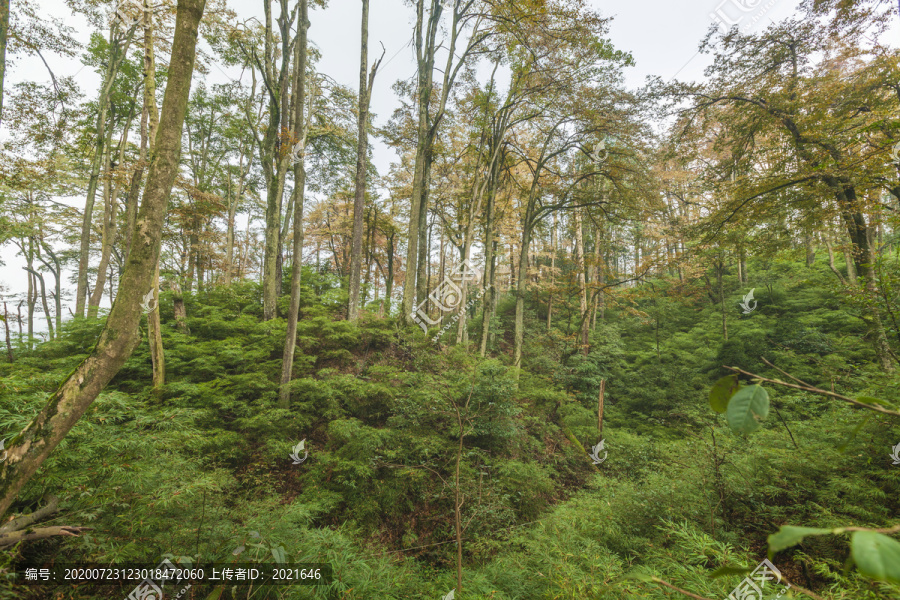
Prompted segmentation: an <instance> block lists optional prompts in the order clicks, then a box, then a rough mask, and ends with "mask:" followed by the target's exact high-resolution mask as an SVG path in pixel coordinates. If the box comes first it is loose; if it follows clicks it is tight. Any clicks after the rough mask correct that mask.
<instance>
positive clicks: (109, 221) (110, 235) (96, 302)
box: [88, 118, 131, 317]
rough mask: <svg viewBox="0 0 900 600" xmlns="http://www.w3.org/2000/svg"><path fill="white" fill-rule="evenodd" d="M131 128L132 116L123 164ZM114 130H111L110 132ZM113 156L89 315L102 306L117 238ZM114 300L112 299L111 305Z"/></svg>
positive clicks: (121, 155) (121, 157)
mask: <svg viewBox="0 0 900 600" xmlns="http://www.w3.org/2000/svg"><path fill="white" fill-rule="evenodd" d="M129 129H131V118H129V119H128V120H127V121H126V123H125V127H124V128H123V131H122V138H121V140H120V141H119V153H118V164H120V165H121V164H123V163H124V160H125V145H126V144H127V143H128V131H129ZM111 133H112V131H111V130H110V134H111ZM106 145H107V147H110V150H112V147H111V146H110V138H109V137H107V140H106ZM113 169H114V167H113V164H112V157H110V161H109V162H108V163H107V168H106V177H105V178H104V179H105V181H104V182H103V230H102V233H101V236H100V239H101V244H100V265H99V266H98V267H97V282H96V285H94V293H93V294H91V297H90V300H89V301H88V316H89V317H96V316H97V309H98V308H99V307H100V301H101V298H102V297H103V287H104V286H105V285H106V271H107V269H109V259H110V256H111V255H112V247H113V244H114V243H115V240H116V216H117V213H118V210H117V207H118V202H119V183H118V181H117V180H116V178H115V172H114V170H113ZM111 304H112V300H110V305H111Z"/></svg>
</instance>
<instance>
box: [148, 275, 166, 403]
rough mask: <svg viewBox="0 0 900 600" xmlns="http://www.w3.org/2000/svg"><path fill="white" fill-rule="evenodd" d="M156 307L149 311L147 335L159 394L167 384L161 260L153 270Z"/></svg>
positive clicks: (154, 381)
mask: <svg viewBox="0 0 900 600" xmlns="http://www.w3.org/2000/svg"><path fill="white" fill-rule="evenodd" d="M151 291H152V292H153V300H154V307H153V310H151V311H150V312H149V313H147V336H148V337H149V338H150V360H151V361H152V362H153V392H154V393H156V394H158V393H159V392H160V391H161V390H162V387H163V386H164V385H166V355H165V352H164V351H163V343H162V323H161V322H160V318H159V262H157V263H156V268H155V269H154V272H153V289H152V290H151Z"/></svg>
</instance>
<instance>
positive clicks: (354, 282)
mask: <svg viewBox="0 0 900 600" xmlns="http://www.w3.org/2000/svg"><path fill="white" fill-rule="evenodd" d="M383 58H384V51H382V53H381V58H379V59H378V60H376V61H375V63H374V64H373V65H372V70H371V71H370V72H369V76H368V79H367V78H366V68H368V66H369V0H362V33H361V34H360V51H359V112H358V113H357V115H358V116H357V121H358V125H357V128H358V136H359V137H358V139H357V142H356V186H355V192H354V195H353V237H352V241H351V244H352V248H351V250H350V286H349V287H350V301H349V305H348V307H347V318H348V319H349V320H350V321H356V320H357V319H358V318H359V281H360V275H361V268H362V243H363V212H364V210H365V203H366V165H367V164H368V160H369V159H368V149H369V143H368V135H369V103H370V101H371V99H372V86H373V85H374V83H375V74H376V73H377V72H378V65H380V64H381V61H382V59H383Z"/></svg>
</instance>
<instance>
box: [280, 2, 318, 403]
mask: <svg viewBox="0 0 900 600" xmlns="http://www.w3.org/2000/svg"><path fill="white" fill-rule="evenodd" d="M307 14H308V6H307V0H300V22H299V24H298V27H299V29H298V36H299V39H298V40H297V45H296V47H295V50H294V106H293V109H294V128H295V130H296V132H297V135H298V137H299V138H300V142H299V143H300V144H301V148H302V149H303V150H301V152H299V156H300V160H298V161H297V162H296V163H295V164H294V195H295V198H294V240H293V260H292V261H291V304H290V307H289V308H288V319H287V333H286V336H285V340H284V354H283V355H282V359H281V386H280V387H279V389H278V406H279V408H290V405H291V388H290V383H291V374H292V372H293V369H294V350H295V349H296V346H297V319H298V318H299V316H300V277H301V274H302V261H301V259H302V257H303V200H304V198H303V196H304V188H305V185H306V167H305V164H304V158H303V157H304V155H305V148H306V136H307V132H308V127H307V120H306V118H305V115H304V112H303V111H304V108H305V107H304V104H305V103H306V60H307V31H308V29H309V26H310V23H309V19H308V16H307ZM311 116H312V115H310V117H311Z"/></svg>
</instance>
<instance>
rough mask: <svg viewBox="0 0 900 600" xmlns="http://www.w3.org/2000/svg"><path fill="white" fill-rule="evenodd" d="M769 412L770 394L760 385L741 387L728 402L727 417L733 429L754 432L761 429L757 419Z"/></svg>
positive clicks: (739, 431)
mask: <svg viewBox="0 0 900 600" xmlns="http://www.w3.org/2000/svg"><path fill="white" fill-rule="evenodd" d="M768 414H769V394H768V393H767V392H766V390H764V389H763V388H762V387H761V386H759V385H748V386H747V387H745V388H741V390H740V391H738V392H737V393H736V394H735V395H734V396H732V397H731V400H730V401H729V402H728V409H727V410H726V411H725V418H726V420H727V421H728V426H729V427H731V429H732V431H735V432H737V433H753V432H754V431H756V430H757V429H759V421H758V420H757V419H765V418H766V416H768Z"/></svg>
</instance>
